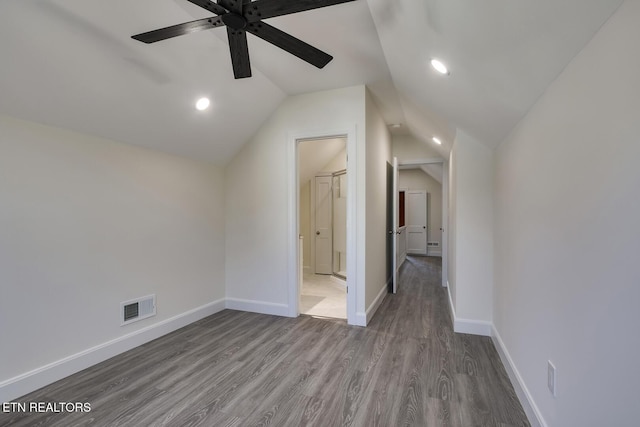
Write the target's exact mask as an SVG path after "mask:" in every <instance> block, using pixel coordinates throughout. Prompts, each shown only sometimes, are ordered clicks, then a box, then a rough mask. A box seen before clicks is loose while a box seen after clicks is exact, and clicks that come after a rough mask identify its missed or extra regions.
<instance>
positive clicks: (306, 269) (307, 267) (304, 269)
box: [302, 265, 312, 274]
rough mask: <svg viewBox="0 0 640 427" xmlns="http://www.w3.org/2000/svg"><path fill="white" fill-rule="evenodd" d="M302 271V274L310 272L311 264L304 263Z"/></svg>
mask: <svg viewBox="0 0 640 427" xmlns="http://www.w3.org/2000/svg"><path fill="white" fill-rule="evenodd" d="M302 273H303V274H311V273H312V271H311V266H310V265H305V266H304V267H302Z"/></svg>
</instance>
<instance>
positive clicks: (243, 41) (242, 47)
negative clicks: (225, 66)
mask: <svg viewBox="0 0 640 427" xmlns="http://www.w3.org/2000/svg"><path fill="white" fill-rule="evenodd" d="M227 35H228V36H229V51H230V52H231V64H232V65H233V75H234V77H235V78H236V79H244V78H245V77H251V63H250V62H249V46H248V45H247V33H246V32H245V31H244V30H234V29H233V28H230V27H227Z"/></svg>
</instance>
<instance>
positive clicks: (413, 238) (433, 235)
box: [395, 158, 449, 286]
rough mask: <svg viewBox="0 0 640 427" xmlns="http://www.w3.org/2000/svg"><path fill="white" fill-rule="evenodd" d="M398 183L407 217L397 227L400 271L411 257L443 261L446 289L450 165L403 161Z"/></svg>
mask: <svg viewBox="0 0 640 427" xmlns="http://www.w3.org/2000/svg"><path fill="white" fill-rule="evenodd" d="M397 179H398V185H397V187H398V190H397V191H398V195H397V198H398V212H399V213H398V216H399V217H400V216H402V217H403V218H402V219H403V221H402V224H398V226H397V239H398V241H397V245H396V247H397V252H396V253H395V255H396V257H397V264H396V265H397V268H398V269H400V267H401V266H402V263H403V262H404V261H405V259H406V257H407V256H414V257H415V256H427V257H439V258H441V264H442V282H441V283H442V286H446V283H447V275H446V271H447V228H448V225H447V218H448V197H447V196H448V191H449V190H448V188H449V180H448V165H447V163H446V162H445V161H444V159H441V158H433V159H416V160H404V161H400V162H398V178H397ZM400 211H402V212H403V213H404V214H403V215H400Z"/></svg>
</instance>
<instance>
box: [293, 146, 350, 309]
mask: <svg viewBox="0 0 640 427" xmlns="http://www.w3.org/2000/svg"><path fill="white" fill-rule="evenodd" d="M346 148H347V140H346V138H323V139H313V140H305V141H301V142H300V143H299V146H298V149H299V168H298V171H299V182H300V194H299V198H298V200H299V203H300V206H299V215H300V217H299V223H300V240H301V242H300V243H301V246H302V251H301V252H302V265H303V271H302V284H301V288H300V313H301V314H307V315H313V316H319V317H332V318H341V319H346V318H347V196H348V195H347V168H346V166H347V165H346V163H347V153H346Z"/></svg>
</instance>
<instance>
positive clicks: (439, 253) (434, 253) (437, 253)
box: [427, 249, 442, 257]
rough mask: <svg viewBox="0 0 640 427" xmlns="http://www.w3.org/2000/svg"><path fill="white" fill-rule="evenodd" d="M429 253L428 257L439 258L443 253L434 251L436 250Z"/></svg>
mask: <svg viewBox="0 0 640 427" xmlns="http://www.w3.org/2000/svg"><path fill="white" fill-rule="evenodd" d="M427 252H429V255H427V256H439V257H441V256H442V251H434V250H431V249H429V250H428V251H427Z"/></svg>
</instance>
